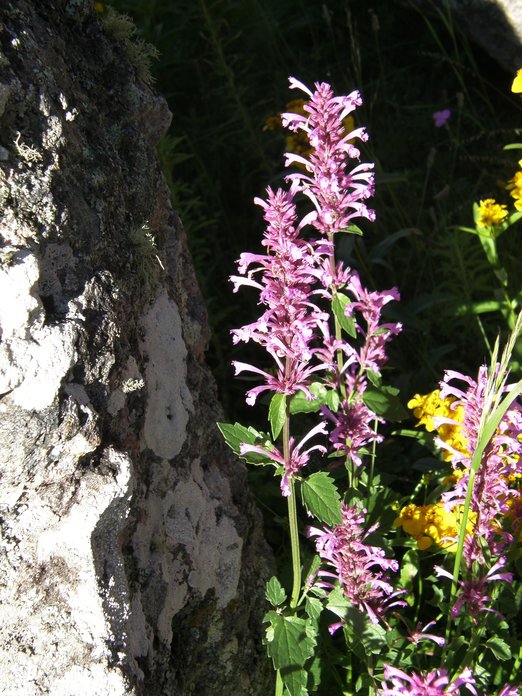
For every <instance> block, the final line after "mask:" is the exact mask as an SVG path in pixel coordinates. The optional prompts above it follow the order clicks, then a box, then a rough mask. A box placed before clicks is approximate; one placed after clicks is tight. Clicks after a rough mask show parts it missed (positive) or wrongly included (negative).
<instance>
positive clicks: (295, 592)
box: [283, 359, 301, 609]
mask: <svg viewBox="0 0 522 696" xmlns="http://www.w3.org/2000/svg"><path fill="white" fill-rule="evenodd" d="M287 363H288V359H287ZM287 369H288V364H287ZM283 457H284V460H285V465H286V463H287V462H289V461H290V405H289V403H288V401H287V404H286V418H285V422H284V424H283ZM289 479H290V480H289V484H290V495H289V496H288V498H287V503H288V524H289V527H290V546H291V549H292V569H293V576H294V579H293V585H292V596H291V599H290V607H291V608H292V609H295V607H296V606H297V604H298V602H299V595H300V593H301V552H300V549H299V529H298V526H297V505H296V503H295V483H294V480H293V479H292V477H289Z"/></svg>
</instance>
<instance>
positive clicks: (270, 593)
mask: <svg viewBox="0 0 522 696" xmlns="http://www.w3.org/2000/svg"><path fill="white" fill-rule="evenodd" d="M265 597H266V598H267V600H268V601H269V602H270V604H271V605H272V606H273V607H278V606H280V605H281V604H283V602H285V600H286V592H285V590H284V588H283V587H282V585H281V583H280V582H279V580H278V579H277V578H276V577H275V576H274V577H271V578H270V580H269V581H268V582H267V583H266V590H265Z"/></svg>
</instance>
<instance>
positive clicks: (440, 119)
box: [433, 109, 451, 128]
mask: <svg viewBox="0 0 522 696" xmlns="http://www.w3.org/2000/svg"><path fill="white" fill-rule="evenodd" d="M450 116H451V111H450V110H449V109H443V110H442V111H435V113H434V114H433V121H434V124H435V127H436V128H442V126H445V125H446V123H447V122H448V121H449V118H450Z"/></svg>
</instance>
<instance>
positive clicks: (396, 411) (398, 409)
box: [362, 386, 410, 421]
mask: <svg viewBox="0 0 522 696" xmlns="http://www.w3.org/2000/svg"><path fill="white" fill-rule="evenodd" d="M362 398H363V401H364V403H365V404H366V406H367V407H368V408H369V409H370V410H371V411H373V412H374V413H375V414H376V415H378V416H382V417H383V418H386V420H389V421H400V420H404V419H406V418H410V413H409V412H408V411H407V410H406V409H405V408H404V406H403V405H402V402H401V400H400V399H399V397H398V389H395V388H394V387H384V386H383V387H379V388H376V387H368V388H367V389H366V391H365V392H364V394H363V396H362Z"/></svg>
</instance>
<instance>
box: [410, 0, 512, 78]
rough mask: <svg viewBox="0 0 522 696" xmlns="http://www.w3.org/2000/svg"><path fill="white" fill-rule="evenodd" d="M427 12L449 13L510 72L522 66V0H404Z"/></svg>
mask: <svg viewBox="0 0 522 696" xmlns="http://www.w3.org/2000/svg"><path fill="white" fill-rule="evenodd" d="M401 2H402V3H403V4H407V5H410V6H414V7H416V8H417V9H420V10H421V11H422V12H425V13H427V14H436V13H442V14H443V15H444V16H446V14H447V8H448V7H449V8H450V9H451V11H452V14H453V17H452V21H453V23H454V24H456V25H457V26H458V28H459V29H462V30H463V31H464V32H465V33H467V34H468V35H469V37H470V38H471V39H472V40H473V41H474V42H475V43H477V44H478V45H479V46H481V47H482V48H483V49H484V50H485V51H486V52H487V53H488V54H489V55H490V56H491V57H492V58H494V59H495V60H496V61H497V62H498V63H499V64H500V65H501V66H502V67H504V68H505V69H506V70H507V71H508V72H513V73H515V72H516V70H518V69H519V68H522V0H449V2H446V0H435V2H434V0H401Z"/></svg>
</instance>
